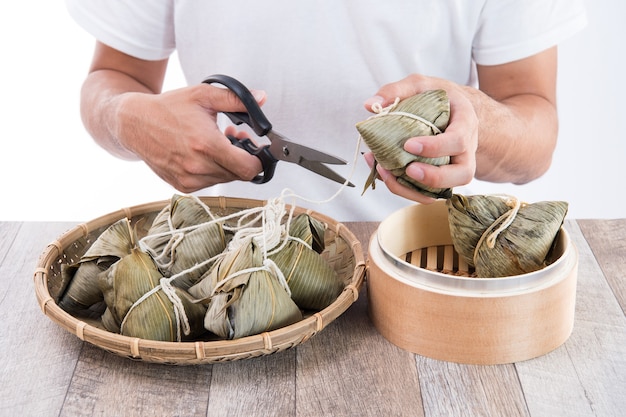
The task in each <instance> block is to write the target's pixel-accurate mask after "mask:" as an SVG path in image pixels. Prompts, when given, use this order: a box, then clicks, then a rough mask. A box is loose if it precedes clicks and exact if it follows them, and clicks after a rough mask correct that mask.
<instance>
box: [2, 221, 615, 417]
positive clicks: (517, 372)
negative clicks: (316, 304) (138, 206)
mask: <svg viewBox="0 0 626 417" xmlns="http://www.w3.org/2000/svg"><path fill="white" fill-rule="evenodd" d="M346 225H347V226H348V227H349V228H350V230H352V232H353V233H354V234H355V235H356V236H357V237H358V238H359V239H360V240H361V242H362V243H363V249H364V250H367V245H368V240H369V237H370V236H371V235H372V233H373V232H374V231H375V229H376V226H377V224H376V223H347V224H346ZM72 226H74V224H73V223H58V222H0V319H1V320H2V326H0V352H1V355H2V360H1V361H0V416H140V415H141V416H143V415H155V416H156V415H158V416H246V417H247V416H359V417H362V416H426V417H431V416H532V417H539V416H550V417H553V416H568V417H569V416H607V417H613V416H615V417H618V416H623V415H624V413H625V410H626V317H625V315H624V311H626V310H625V306H626V302H625V301H626V298H625V295H626V279H625V271H626V220H624V219H618V220H580V221H573V220H568V221H567V223H566V228H567V230H568V231H569V233H570V234H571V236H572V240H573V241H574V245H575V246H576V248H577V250H578V252H579V273H578V287H577V300H576V316H575V324H574V331H573V333H572V335H571V336H570V338H569V339H568V341H567V342H566V343H565V344H564V345H563V346H561V347H560V348H558V349H556V350H554V351H553V352H550V353H548V354H547V355H544V356H542V357H539V358H536V359H532V360H528V361H524V362H519V363H515V364H510V365H497V366H478V365H462V364H454V363H448V362H443V361H437V360H433V359H428V358H424V357H421V356H418V355H414V354H411V353H408V352H405V351H403V350H401V349H399V348H397V347H395V346H394V345H392V344H391V343H389V342H388V341H387V340H385V339H384V338H383V337H382V336H381V335H380V334H378V332H377V331H376V330H375V328H374V327H373V325H372V324H371V322H370V320H369V317H368V312H367V308H368V303H367V291H366V289H365V287H364V288H363V289H362V291H361V293H360V296H359V299H358V300H357V302H356V303H355V304H353V305H352V306H351V307H350V308H349V309H348V311H346V313H344V314H343V315H342V316H341V317H339V318H338V319H337V320H335V321H334V322H333V323H331V324H330V325H329V326H328V327H327V328H325V329H324V330H323V331H322V332H320V333H319V334H317V335H316V336H315V337H313V338H311V339H310V340H309V341H307V342H306V343H303V344H301V345H299V346H297V347H296V348H294V349H290V350H287V351H284V352H280V353H277V354H274V355H269V356H265V357H260V358H255V359H249V360H242V361H236V362H231V363H223V364H214V365H198V366H172V365H159V364H150V363H144V362H138V361H132V360H130V359H126V358H121V357H118V356H116V355H113V354H110V353H108V352H106V351H104V350H102V349H100V348H98V347H94V346H92V345H90V344H87V343H83V342H82V341H80V340H79V339H78V338H77V337H75V336H73V335H72V334H70V333H68V332H66V331H64V330H63V329H61V328H60V327H59V326H57V325H56V324H54V323H53V322H51V321H50V320H49V319H48V318H47V317H46V316H45V315H44V314H43V313H42V312H41V310H40V309H39V306H38V304H37V302H36V299H35V295H34V288H33V281H32V277H33V273H34V268H35V265H36V263H37V259H38V257H39V255H40V254H41V253H42V251H43V249H44V248H45V246H46V245H47V244H49V243H50V242H51V241H53V240H54V239H56V237H57V236H59V235H60V234H62V233H63V232H65V231H66V230H68V229H69V228H71V227H72Z"/></svg>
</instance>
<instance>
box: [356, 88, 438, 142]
mask: <svg viewBox="0 0 626 417" xmlns="http://www.w3.org/2000/svg"><path fill="white" fill-rule="evenodd" d="M399 103H400V97H396V99H395V100H394V101H393V103H391V104H390V105H388V106H387V107H383V105H382V104H380V103H374V104H372V111H373V112H374V113H375V114H374V115H373V116H370V117H368V118H367V120H371V119H376V118H378V117H384V116H406V117H409V118H411V119H414V120H418V121H420V122H422V123H424V124H425V125H427V126H428V127H430V128H431V129H432V130H433V132H435V134H436V135H438V134H440V133H443V132H442V131H441V130H440V129H439V128H438V127H437V126H435V124H433V123H432V122H431V121H430V120H426V119H424V118H423V117H421V116H419V115H417V114H413V113H409V112H405V111H398V110H394V109H395V108H396V107H398V104H399Z"/></svg>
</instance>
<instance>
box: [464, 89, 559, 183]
mask: <svg viewBox="0 0 626 417" xmlns="http://www.w3.org/2000/svg"><path fill="white" fill-rule="evenodd" d="M472 96H473V100H474V104H475V106H474V107H475V109H476V112H477V116H478V119H479V136H478V150H477V152H476V165H477V168H476V175H475V176H476V178H478V179H480V180H485V181H491V182H512V183H515V184H523V183H526V182H529V181H532V180H534V179H536V178H538V177H540V176H541V175H543V174H544V173H545V172H546V171H547V169H548V168H549V167H550V164H551V161H552V154H553V152H554V148H555V146H556V140H557V134H558V118H557V112H556V108H555V106H554V105H553V104H552V103H550V102H549V101H548V100H546V99H545V98H543V97H540V96H537V95H533V94H523V95H518V96H513V97H510V98H508V99H505V100H502V101H501V102H498V101H495V100H493V99H491V98H489V97H487V96H486V95H484V94H482V93H480V92H477V93H475V94H472ZM479 96H480V97H479ZM477 100H478V101H477Z"/></svg>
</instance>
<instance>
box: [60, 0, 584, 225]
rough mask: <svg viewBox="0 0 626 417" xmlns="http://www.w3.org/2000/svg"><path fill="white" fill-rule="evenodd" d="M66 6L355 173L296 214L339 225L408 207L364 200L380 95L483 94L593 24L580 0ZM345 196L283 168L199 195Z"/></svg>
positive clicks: (118, 1) (379, 191)
mask: <svg viewBox="0 0 626 417" xmlns="http://www.w3.org/2000/svg"><path fill="white" fill-rule="evenodd" d="M66 1H67V5H68V9H69V11H70V14H71V15H72V16H73V18H74V19H75V20H76V21H77V22H78V23H79V24H80V25H81V26H83V27H84V28H85V29H86V30H87V31H88V32H90V33H91V34H92V35H93V36H95V37H96V38H97V39H98V40H100V41H101V42H103V43H105V44H107V45H109V46H111V47H114V48H116V49H118V50H121V51H123V52H125V53H127V54H129V55H133V56H136V57H138V58H142V59H147V60H158V59H163V58H166V57H168V56H170V54H172V52H174V50H176V51H177V54H178V57H179V60H180V63H181V67H182V69H183V72H184V74H185V77H186V79H187V82H188V83H189V84H196V83H200V82H201V81H202V80H203V79H205V78H206V77H207V76H209V75H212V74H217V73H222V74H228V75H231V76H233V77H235V78H237V79H239V80H240V81H242V82H243V83H244V84H246V85H247V86H248V87H249V88H256V89H262V90H265V91H266V92H267V95H268V99H267V102H266V104H265V105H264V106H263V111H264V113H265V114H266V116H267V117H268V118H269V120H270V121H271V122H272V124H273V126H274V128H275V129H276V130H277V131H279V132H280V133H282V134H284V135H285V136H288V137H289V138H291V139H292V140H293V141H295V142H298V143H302V144H306V145H308V146H312V147H316V148H318V149H320V150H323V151H326V152H328V153H331V154H334V155H337V156H339V157H342V158H344V159H346V160H347V161H349V164H348V165H347V166H331V167H332V168H333V169H335V170H336V171H337V172H339V173H340V174H341V175H343V176H349V175H350V173H351V170H352V168H353V166H354V167H355V172H354V174H353V176H352V177H351V180H352V182H353V183H354V184H355V185H356V187H355V188H346V189H344V190H343V191H342V192H341V193H340V194H339V196H337V197H336V198H335V199H333V200H332V201H330V202H327V203H324V204H321V205H320V204H315V203H309V202H306V201H298V202H297V204H298V205H301V206H308V207H311V208H313V209H314V210H317V211H319V212H322V213H325V214H327V215H330V216H331V217H333V218H335V219H337V220H339V221H349V220H381V219H383V218H385V217H387V216H388V215H389V214H391V213H392V212H393V211H395V210H397V209H398V208H400V207H403V206H406V205H407V204H411V202H410V201H408V200H405V199H403V198H401V197H397V196H395V195H393V194H391V193H390V192H389V191H388V190H387V189H386V187H385V186H384V185H383V184H382V183H381V184H380V185H379V186H378V187H376V189H375V190H371V189H370V190H368V191H367V192H365V194H364V195H363V196H361V191H362V187H363V184H364V182H365V180H366V178H367V176H368V174H369V167H368V166H367V164H366V163H365V162H364V161H363V159H362V157H361V155H360V153H358V152H356V145H357V139H358V133H357V131H356V129H355V127H354V125H355V123H356V122H358V121H360V120H363V119H365V118H367V117H368V116H370V114H369V113H368V112H367V111H366V110H365V108H364V107H363V102H364V101H365V100H366V99H367V98H368V97H370V96H372V95H374V94H375V93H376V91H377V90H378V89H379V88H380V87H381V86H382V85H384V84H386V83H390V82H393V81H398V80H400V79H402V78H404V77H406V76H407V75H409V74H411V73H421V74H425V75H429V76H437V77H441V78H446V79H449V80H452V81H455V82H457V83H459V84H466V85H476V73H475V64H476V63H478V64H481V65H495V64H501V63H505V62H510V61H514V60H517V59H521V58H525V57H528V56H530V55H533V54H535V53H538V52H540V51H542V50H545V49H547V48H549V47H551V46H554V45H556V44H557V43H559V42H560V41H562V40H564V39H566V38H567V37H569V36H571V35H572V34H574V33H575V32H577V31H579V30H580V29H581V28H582V27H584V25H585V24H586V18H585V12H584V7H583V4H582V3H583V2H582V0H553V1H548V0H525V1H520V0H476V1H472V0H437V1H434V0H432V1H428V0H412V1H408V0H387V1H380V0H377V1H374V0H345V1H336V0H316V1H310V0H309V1H306V0H304V1H294V0H275V1H272V2H264V1H258V0H229V1H196V0H178V1H175V0H161V1H158V0H150V1H148V0H146V1H137V2H134V1H124V0H92V1H84V0H66ZM225 120H226V119H225V118H224V119H221V123H223V122H224V121H225ZM355 155H356V157H355ZM354 161H356V164H354V163H353V162H354ZM155 178H156V176H155ZM338 187H339V185H338V184H337V183H334V182H332V181H330V180H327V179H324V178H322V177H319V176H317V175H316V174H313V173H310V172H309V171H307V170H305V169H303V168H301V167H298V166H296V165H293V164H289V163H286V162H279V163H278V166H277V168H276V174H275V176H274V178H273V179H272V180H271V181H270V182H268V183H267V184H263V185H257V184H252V183H246V182H241V181H237V182H232V183H228V184H222V185H219V186H214V187H211V188H208V189H206V190H203V191H202V193H201V194H203V195H209V194H210V195H226V196H242V197H247V198H258V199H268V198H273V197H277V196H278V195H279V194H280V192H281V191H282V190H283V189H285V188H289V189H291V190H293V191H295V192H296V193H297V194H299V195H301V196H303V197H305V198H306V199H309V200H315V201H320V200H326V199H328V198H329V197H330V196H332V195H333V194H335V192H336V191H337V189H338Z"/></svg>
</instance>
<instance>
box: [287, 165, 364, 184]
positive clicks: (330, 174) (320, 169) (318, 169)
mask: <svg viewBox="0 0 626 417" xmlns="http://www.w3.org/2000/svg"><path fill="white" fill-rule="evenodd" d="M298 165H300V166H301V167H303V168H306V169H308V170H309V171H313V172H315V173H316V174H318V175H321V176H323V177H326V178H328V179H329V180H333V181H335V182H338V183H339V184H346V185H347V186H348V187H354V184H352V183H351V182H349V181H347V180H346V179H345V178H344V177H342V176H341V175H339V174H337V173H336V172H335V171H333V170H332V169H330V168H328V167H327V166H326V165H323V164H321V163H319V162H317V161H309V160H308V159H301V160H300V161H299V162H298Z"/></svg>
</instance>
